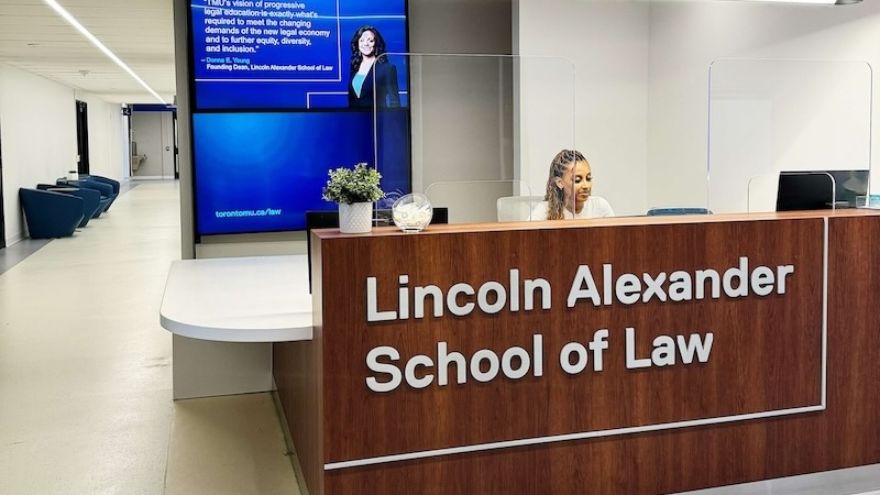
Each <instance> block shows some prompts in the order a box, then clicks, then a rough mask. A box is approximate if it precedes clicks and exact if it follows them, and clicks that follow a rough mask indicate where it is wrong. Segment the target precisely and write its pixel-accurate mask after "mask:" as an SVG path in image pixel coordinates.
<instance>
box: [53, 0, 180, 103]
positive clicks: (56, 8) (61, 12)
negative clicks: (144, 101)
mask: <svg viewBox="0 0 880 495" xmlns="http://www.w3.org/2000/svg"><path fill="white" fill-rule="evenodd" d="M43 1H45V2H46V4H47V5H49V7H52V10H54V11H55V12H57V13H58V15H60V16H61V17H63V18H64V20H65V21H67V22H68V23H69V24H70V25H71V26H73V27H74V28H76V30H77V31H79V32H80V34H82V35H83V36H85V37H86V39H88V40H89V41H91V42H92V44H93V45H95V46H96V47H98V49H99V50H101V52H103V53H104V55H107V57H108V58H109V59H110V60H112V61H113V62H115V63H116V65H118V66H119V67H121V68H122V70H124V71H125V72H127V73H128V75H130V76H131V77H133V78H134V80H135V81H137V82H138V83H139V84H140V85H141V86H143V87H144V89H146V90H147V91H149V92H150V94H151V95H153V96H154V97H155V98H156V99H157V100H159V101H161V102H162V104H163V105H167V104H168V102H167V101H165V100H164V99H163V98H162V97H161V96H159V93H156V92H155V91H153V88H151V87H150V86H149V85H148V84H147V83H146V82H144V80H143V79H141V78H140V76H138V75H137V74H135V73H134V71H133V70H131V67H129V66H128V65H126V64H125V62H123V61H122V60H121V59H120V58H119V57H117V56H116V54H115V53H113V52H112V51H110V49H109V48H107V47H106V46H105V45H104V43H101V40H99V39H98V38H96V37H95V35H94V34H92V33H91V32H89V30H88V29H86V28H85V27H84V26H83V25H82V24H80V23H79V21H77V20H76V18H75V17H73V16H72V15H71V14H70V12H68V11H67V10H65V9H64V7H62V6H61V5H59V4H58V2H57V1H55V0H43Z"/></svg>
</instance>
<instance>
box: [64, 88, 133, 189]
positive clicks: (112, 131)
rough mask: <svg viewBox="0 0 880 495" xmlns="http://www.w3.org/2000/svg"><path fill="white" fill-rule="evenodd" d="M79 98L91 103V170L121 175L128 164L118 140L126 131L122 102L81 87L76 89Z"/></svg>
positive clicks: (116, 175) (98, 172) (97, 173)
mask: <svg viewBox="0 0 880 495" xmlns="http://www.w3.org/2000/svg"><path fill="white" fill-rule="evenodd" d="M76 98H77V99H78V100H81V101H84V102H86V103H87V104H88V110H89V173H91V174H93V175H102V176H104V177H110V178H112V179H116V180H120V179H122V178H123V177H125V175H124V172H125V170H126V169H127V167H128V162H126V161H124V160H125V153H124V151H125V150H123V148H122V147H121V146H120V143H119V135H120V134H121V133H123V132H124V131H123V116H122V106H121V105H119V104H116V103H108V102H106V101H104V100H102V99H101V98H98V97H97V96H95V95H92V94H88V93H83V92H82V91H77V92H76ZM74 130H75V129H74Z"/></svg>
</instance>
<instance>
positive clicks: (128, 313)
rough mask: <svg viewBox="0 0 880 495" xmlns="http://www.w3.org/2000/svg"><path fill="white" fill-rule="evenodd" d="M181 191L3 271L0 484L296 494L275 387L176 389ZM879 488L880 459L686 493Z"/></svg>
mask: <svg viewBox="0 0 880 495" xmlns="http://www.w3.org/2000/svg"><path fill="white" fill-rule="evenodd" d="M177 201H178V192H177V186H176V184H174V183H172V182H162V181H149V182H147V181H145V182H141V183H139V185H138V187H137V188H135V189H132V190H130V191H129V192H127V193H126V194H124V195H123V196H121V197H120V198H119V199H118V200H117V202H116V203H115V204H114V205H113V208H112V209H111V211H110V213H109V214H108V215H106V216H105V217H104V218H101V219H99V220H95V221H93V222H91V223H89V226H88V227H86V228H85V229H83V230H82V231H81V232H79V233H77V234H76V235H75V236H74V237H73V238H69V239H60V240H56V241H52V242H50V243H48V244H46V245H45V246H43V247H42V248H40V249H39V250H36V251H35V252H33V253H32V254H30V255H29V256H27V257H24V255H23V254H22V253H25V254H27V253H28V252H29V251H33V249H29V248H28V246H27V245H23V246H20V247H19V248H18V249H19V250H18V251H16V253H18V254H15V256H17V260H16V262H15V263H14V264H13V263H11V262H10V263H8V264H7V265H4V266H6V268H4V269H0V495H6V494H13V495H20V494H25V495H27V494H34V495H48V494H65V495H68V494H72V495H78V494H84V495H92V494H122V495H135V494H174V495H200V494H211V495H223V494H230V495H231V494H236V495H248V494H271V495H275V494H291V495H298V494H299V490H298V488H297V486H296V479H295V477H294V475H293V470H292V468H291V465H290V462H289V457H288V456H287V454H286V449H285V447H284V440H283V438H282V433H281V427H280V425H279V421H278V418H277V416H276V413H275V409H274V406H273V404H272V400H271V397H270V396H269V395H268V394H253V395H241V396H233V397H217V398H209V399H196V400H188V401H180V402H177V403H174V402H173V401H172V400H171V364H172V363H171V362H170V359H171V357H170V356H171V336H170V334H168V333H167V332H166V331H164V330H163V329H162V328H161V327H160V326H159V323H158V314H159V303H160V300H161V296H162V291H163V289H164V283H165V276H166V274H167V271H168V267H169V265H170V263H171V261H172V260H175V259H178V258H179V256H180V254H179V253H180V245H179V215H178V206H177V204H178V203H177ZM30 247H31V248H32V247H37V246H36V245H31V246H30ZM9 253H12V251H9ZM12 256H13V254H10V255H9V258H8V259H12ZM4 270H5V272H4ZM878 441H880V439H878ZM878 490H880V465H875V466H868V467H862V468H855V469H849V470H844V471H837V472H831V473H822V474H816V475H809V476H800V477H793V478H786V479H781V480H773V481H769V482H762V483H751V484H747V485H740V486H737V487H724V488H718V489H713V490H704V491H698V492H691V493H690V494H689V495H746V494H748V495H770V494H772V495H849V494H856V493H864V494H869V493H870V494H872V495H880V492H878Z"/></svg>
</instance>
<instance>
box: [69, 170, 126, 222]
mask: <svg viewBox="0 0 880 495" xmlns="http://www.w3.org/2000/svg"><path fill="white" fill-rule="evenodd" d="M55 184H57V185H59V186H69V187H76V188H81V189H93V190H95V191H98V192H99V193H101V200H100V202H99V203H100V205H99V207H98V211H97V212H95V214H94V216H93V218H97V217H99V216H100V215H101V213H104V212H105V211H107V208H109V207H110V203H112V202H113V199H114V196H113V187H112V186H110V185H109V184H103V183H101V182H98V181H93V180H88V179H82V180H67V179H65V178H60V179H58V180H56V181H55Z"/></svg>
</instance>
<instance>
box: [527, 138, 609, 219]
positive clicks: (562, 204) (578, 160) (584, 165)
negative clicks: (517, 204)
mask: <svg viewBox="0 0 880 495" xmlns="http://www.w3.org/2000/svg"><path fill="white" fill-rule="evenodd" d="M592 192H593V170H592V167H591V166H590V162H588V161H587V159H586V158H585V157H584V155H583V154H581V153H580V152H579V151H575V150H562V151H560V152H559V153H557V154H556V156H555V157H553V161H552V162H551V163H550V174H549V177H548V178H547V192H546V194H545V195H544V201H542V202H541V203H538V205H537V206H535V208H534V210H532V215H531V219H532V220H536V221H540V220H560V219H563V218H564V219H571V218H603V217H612V216H614V211H613V210H612V209H611V205H610V204H608V201H606V200H605V198H600V197H599V196H593V195H592Z"/></svg>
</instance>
